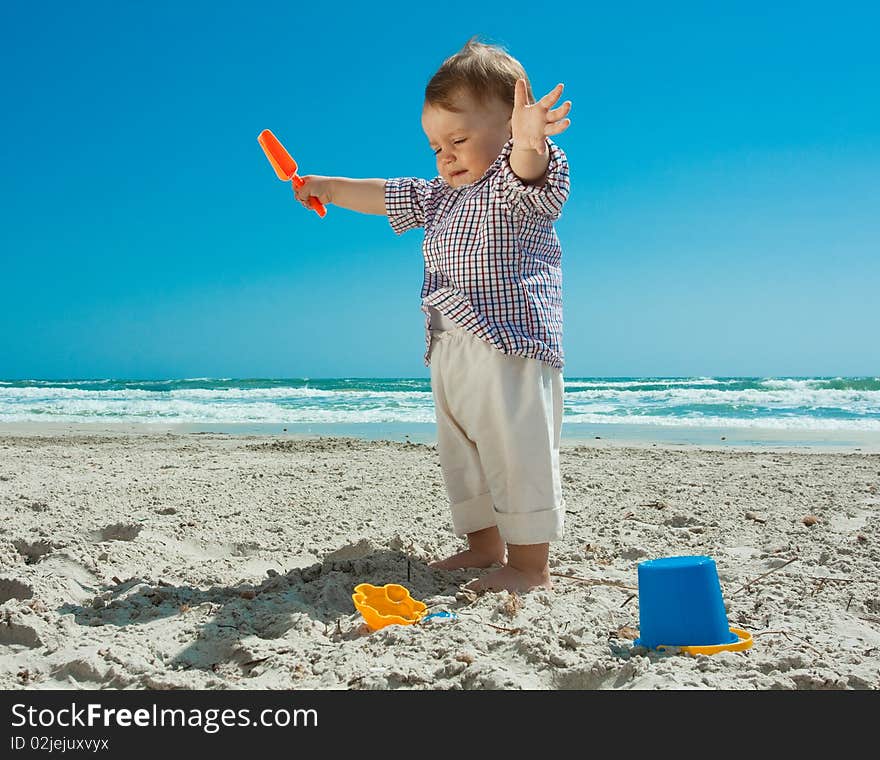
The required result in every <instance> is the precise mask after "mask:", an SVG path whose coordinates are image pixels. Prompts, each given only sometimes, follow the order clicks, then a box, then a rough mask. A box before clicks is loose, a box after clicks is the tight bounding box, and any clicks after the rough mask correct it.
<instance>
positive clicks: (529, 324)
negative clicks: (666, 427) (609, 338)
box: [385, 139, 569, 369]
mask: <svg viewBox="0 0 880 760" xmlns="http://www.w3.org/2000/svg"><path fill="white" fill-rule="evenodd" d="M547 143H548V147H549V150H550V165H549V166H548V168H547V175H546V179H545V182H544V184H543V185H541V186H537V185H526V184H524V183H523V182H522V180H520V179H519V177H517V176H516V174H514V172H513V170H512V169H511V168H510V160H509V159H510V152H511V150H512V148H513V140H508V141H507V143H506V144H505V145H504V148H503V149H502V151H501V154H500V155H499V156H498V158H496V159H495V161H494V162H493V163H492V165H491V166H490V167H489V168H488V169H487V170H486V172H485V174H483V176H482V177H481V178H480V179H479V180H478V181H476V182H473V183H471V184H469V185H465V186H463V187H459V188H453V187H451V186H450V185H448V184H447V183H446V181H445V180H444V179H443V178H442V177H439V176H438V177H435V178H434V179H432V180H430V181H428V180H424V179H419V178H417V177H398V178H394V179H389V180H387V181H386V183H385V208H386V210H387V212H388V222H389V223H390V224H391V228H392V229H393V230H394V231H395V232H396V233H397V234H398V235H400V234H402V233H404V232H406V231H407V230H411V229H413V228H415V227H424V228H425V241H424V244H423V246H422V253H423V255H424V260H425V262H424V263H425V281H424V285H423V286H422V311H424V312H425V341H426V344H427V348H426V350H425V364H426V365H427V364H429V363H430V351H431V333H430V316H429V312H428V307H429V306H433V307H434V308H435V309H437V310H438V311H440V313H441V314H443V315H444V316H446V317H448V318H449V319H451V320H452V321H454V322H456V323H457V324H459V325H461V326H462V327H464V328H466V329H467V330H469V331H470V332H472V333H473V334H474V335H476V336H477V337H478V338H481V339H482V340H485V341H487V342H488V343H490V344H491V345H493V346H494V347H495V348H497V349H498V350H499V351H502V352H504V353H505V354H513V355H516V356H525V357H528V358H532V359H538V360H540V361H543V362H546V363H547V364H549V365H551V366H552V367H556V368H558V369H562V367H563V362H564V358H563V352H562V269H561V259H562V249H561V247H560V245H559V238H558V237H557V236H556V230H555V229H554V228H553V222H554V221H556V220H557V219H558V218H559V217H560V215H561V214H562V204H563V203H565V200H566V198H568V192H569V179H568V160H567V159H566V157H565V153H563V152H562V149H561V148H559V146H558V145H556V144H555V143H553V141H552V140H549V139H548V141H547Z"/></svg>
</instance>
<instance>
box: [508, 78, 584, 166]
mask: <svg viewBox="0 0 880 760" xmlns="http://www.w3.org/2000/svg"><path fill="white" fill-rule="evenodd" d="M561 94H562V84H561V83H560V84H558V85H556V87H554V88H553V89H552V90H550V92H548V93H547V94H546V95H545V96H544V97H543V98H541V99H540V100H539V101H538V102H537V103H534V104H532V105H529V103H528V91H527V89H526V80H525V79H517V80H516V87H515V88H514V91H513V114H512V115H511V117H510V131H511V136H512V137H513V147H514V148H517V149H520V148H531V149H532V150H535V151H537V152H538V154H539V155H542V156H543V155H544V154H545V153H546V152H547V140H546V138H547V137H548V136H549V135H558V134H559V133H560V132H564V131H565V130H566V129H568V128H569V126H570V125H571V119H566V118H563V117H564V116H565V115H566V114H567V113H568V112H569V111H570V110H571V101H570V100H566V101H565V102H564V103H563V104H562V105H561V106H559V108H551V106H552V105H553V104H554V103H555V102H556V101H557V100H559V96H560V95H561Z"/></svg>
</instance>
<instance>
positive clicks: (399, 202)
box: [385, 177, 439, 235]
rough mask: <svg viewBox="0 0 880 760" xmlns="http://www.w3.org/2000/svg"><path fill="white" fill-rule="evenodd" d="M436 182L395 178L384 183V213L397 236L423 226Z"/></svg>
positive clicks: (412, 178)
mask: <svg viewBox="0 0 880 760" xmlns="http://www.w3.org/2000/svg"><path fill="white" fill-rule="evenodd" d="M438 180H439V178H437V179H433V180H430V181H429V180H425V179H421V178H419V177H395V178H393V179H389V180H387V181H386V182H385V211H386V213H387V214H388V223H389V224H390V225H391V229H393V230H394V231H395V232H396V233H397V234H398V235H400V234H402V233H404V232H406V231H407V230H412V229H415V228H416V227H424V226H425V222H426V218H427V216H428V209H429V208H430V206H431V195H432V193H433V192H434V190H435V189H436V187H437V186H438Z"/></svg>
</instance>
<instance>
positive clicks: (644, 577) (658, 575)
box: [633, 556, 738, 649]
mask: <svg viewBox="0 0 880 760" xmlns="http://www.w3.org/2000/svg"><path fill="white" fill-rule="evenodd" d="M638 573H639V634H640V635H639V638H637V639H636V640H635V642H633V643H634V644H636V645H637V646H643V647H647V648H648V649H655V648H656V647H658V646H674V647H683V646H707V645H708V646H711V645H717V644H732V643H733V642H735V641H738V637H737V635H736V634H735V633H733V632H732V631H731V630H730V626H729V625H728V622H727V612H726V611H725V609H724V599H723V598H722V596H721V584H720V583H719V581H718V570H717V568H716V567H715V560H713V559H712V558H711V557H703V556H694V557H662V558H661V559H651V560H646V561H645V562H640V563H639V566H638Z"/></svg>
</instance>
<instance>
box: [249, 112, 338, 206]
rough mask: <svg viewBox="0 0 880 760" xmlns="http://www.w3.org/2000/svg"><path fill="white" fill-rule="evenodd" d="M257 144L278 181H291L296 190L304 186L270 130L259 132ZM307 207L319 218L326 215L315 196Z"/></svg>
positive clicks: (287, 155)
mask: <svg viewBox="0 0 880 760" xmlns="http://www.w3.org/2000/svg"><path fill="white" fill-rule="evenodd" d="M257 142H259V143H260V147H261V148H262V149H263V152H264V153H265V154H266V158H268V159H269V163H270V164H272V168H273V169H274V170H275V174H277V175H278V179H280V180H284V181H285V182H287V181H288V180H292V181H293V186H294V187H296V188H300V187H302V186H303V185H304V184H305V183H304V182H303V181H302V178H301V177H300V176H299V175H298V174H297V173H296V161H294V160H293V158H292V157H291V155H290V153H288V152H287V151H286V150H285V148H284V146H283V145H282V144H281V143H280V142H279V141H278V138H277V137H275V135H273V134H272V132H271V131H270V130H268V129H264V130H263V131H262V132H260V134H259V136H258V137H257ZM309 206H310V207H311V208H313V209H314V210H315V211H316V212H317V214H318V216H320V217H323V216H325V215H326V214H327V209H326V208H325V207H324V204H323V203H321V201H319V200H318V198H317V196H314V195H312V196H311V197H310V198H309Z"/></svg>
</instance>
